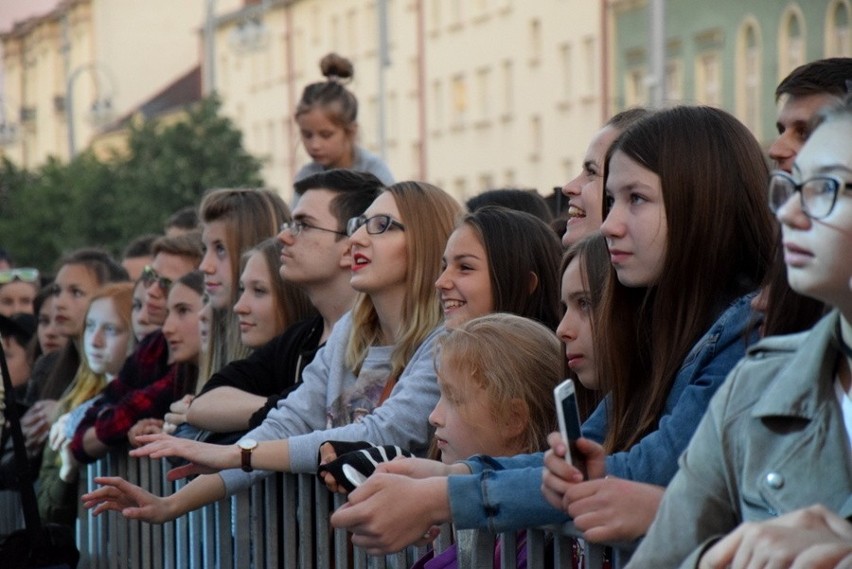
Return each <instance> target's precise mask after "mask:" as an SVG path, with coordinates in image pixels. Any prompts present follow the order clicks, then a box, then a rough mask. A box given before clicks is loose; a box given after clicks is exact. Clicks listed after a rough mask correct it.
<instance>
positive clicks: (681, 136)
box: [595, 107, 775, 452]
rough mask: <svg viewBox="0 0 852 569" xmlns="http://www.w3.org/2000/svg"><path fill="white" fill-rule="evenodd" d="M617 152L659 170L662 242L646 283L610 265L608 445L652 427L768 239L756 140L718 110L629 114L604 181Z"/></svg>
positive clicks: (603, 357)
mask: <svg viewBox="0 0 852 569" xmlns="http://www.w3.org/2000/svg"><path fill="white" fill-rule="evenodd" d="M615 152H623V153H624V154H625V155H627V156H628V157H629V158H630V159H631V160H633V161H635V162H636V163H638V164H639V165H641V166H642V167H644V168H646V169H648V170H650V171H651V172H654V173H656V174H657V175H658V176H659V177H660V183H661V186H662V199H663V205H664V207H665V211H666V220H667V223H668V244H667V247H666V253H665V259H664V262H663V268H662V272H661V274H660V275H659V277H658V279H657V280H656V282H655V283H654V284H653V285H652V286H649V287H638V288H630V287H626V286H624V285H622V284H621V283H619V281H618V278H617V276H616V275H615V271H614V269H613V268H610V278H609V279H608V281H607V286H606V289H605V291H604V297H603V302H602V304H601V309H600V310H599V311H597V315H596V318H597V330H600V331H601V332H602V333H601V334H595V356H596V358H595V359H596V361H597V362H598V371H599V374H600V377H602V378H605V379H606V381H607V385H606V387H609V388H610V390H611V393H612V408H611V409H609V410H608V417H609V422H610V424H609V427H608V429H607V437H606V440H605V442H604V447H605V448H606V450H607V451H608V452H617V451H623V450H626V449H628V448H630V447H631V446H632V445H633V444H635V443H636V442H637V441H639V440H640V439H641V438H642V437H643V436H645V435H646V434H647V433H649V432H651V431H653V430H654V429H656V427H657V422H658V420H659V418H660V415H661V413H662V411H663V409H664V406H665V402H666V399H667V397H668V394H669V391H670V389H671V386H672V383H673V382H674V379H675V377H676V375H677V372H678V370H679V369H680V367H681V366H682V364H683V361H684V359H685V358H686V356H687V354H688V353H689V350H690V349H691V348H692V346H693V345H694V344H695V342H696V341H698V339H699V338H700V337H701V336H702V335H703V334H704V333H705V332H706V331H707V329H708V328H709V327H710V325H711V324H712V323H713V322H714V321H715V320H716V318H717V317H718V315H719V313H720V312H721V311H722V310H724V309H725V308H726V307H727V306H728V305H729V304H730V303H731V302H732V301H733V300H734V299H736V298H737V297H739V296H741V295H743V294H745V293H747V292H750V291H753V290H755V289H756V288H757V287H758V286H759V284H760V283H761V282H762V281H763V278H764V276H765V273H766V271H767V269H768V267H769V266H770V265H771V263H772V253H773V250H774V245H775V243H774V241H775V228H774V225H773V223H772V218H771V216H770V213H769V209H768V208H767V207H766V203H765V201H766V198H765V196H766V190H765V187H766V179H767V175H768V170H767V167H766V163H765V162H764V158H763V154H762V152H761V148H760V145H759V144H758V142H757V141H756V140H755V138H754V136H752V134H751V133H750V132H749V131H748V129H747V128H746V127H745V126H743V125H742V124H741V123H740V122H739V121H737V119H735V118H734V117H733V116H731V115H730V114H728V113H726V112H725V111H722V110H719V109H714V108H710V107H675V108H672V109H668V110H664V111H659V112H656V113H654V114H652V115H649V116H647V117H645V118H644V119H642V120H640V121H639V122H637V123H635V124H634V125H633V126H631V127H630V128H628V129H627V130H626V131H625V132H624V133H623V134H622V135H621V136H620V137H619V138H618V140H616V141H615V143H613V145H612V147H611V148H610V150H609V152H608V153H607V160H606V165H605V168H604V184H606V180H607V178H608V176H609V164H610V159H611V158H612V155H613V154H614V153H615Z"/></svg>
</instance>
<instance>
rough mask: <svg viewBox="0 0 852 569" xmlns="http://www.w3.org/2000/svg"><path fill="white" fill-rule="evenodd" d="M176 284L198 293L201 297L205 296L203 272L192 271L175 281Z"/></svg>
mask: <svg viewBox="0 0 852 569" xmlns="http://www.w3.org/2000/svg"><path fill="white" fill-rule="evenodd" d="M175 284H182V285H184V286H187V287H189V288H191V289H192V290H194V291H195V292H197V293H198V295H199V296H203V295H204V273H202V272H201V271H197V270H196V271H190V272H188V273H186V274H185V275H183V276H182V277H181V278H179V279H178V280H176V281H175Z"/></svg>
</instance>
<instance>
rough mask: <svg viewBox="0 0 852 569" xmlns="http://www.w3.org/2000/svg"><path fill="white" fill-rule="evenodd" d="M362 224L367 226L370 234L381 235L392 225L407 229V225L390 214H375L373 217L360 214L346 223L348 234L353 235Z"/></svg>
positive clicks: (403, 229)
mask: <svg viewBox="0 0 852 569" xmlns="http://www.w3.org/2000/svg"><path fill="white" fill-rule="evenodd" d="M362 225H366V226H367V233H369V234H370V235H379V234H380V233H384V232H385V231H387V230H388V229H390V228H391V227H397V228H399V229H401V230H402V231H405V226H404V225H403V224H401V223H400V222H398V221H397V220H395V219H394V218H392V217H391V216H389V215H374V216H373V217H365V216H363V215H359V216H358V217H353V218H352V219H350V220H349V223H347V224H346V234H347V235H349V236H350V237H351V236H352V235H353V234H354V233H355V232H356V231H358V230H359V229H360V228H361V226H362Z"/></svg>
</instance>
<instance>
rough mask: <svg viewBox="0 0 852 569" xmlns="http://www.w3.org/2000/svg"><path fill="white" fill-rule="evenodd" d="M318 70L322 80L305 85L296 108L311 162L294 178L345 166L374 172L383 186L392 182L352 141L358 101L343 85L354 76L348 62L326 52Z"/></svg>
mask: <svg viewBox="0 0 852 569" xmlns="http://www.w3.org/2000/svg"><path fill="white" fill-rule="evenodd" d="M320 69H321V70H322V74H323V76H324V77H325V78H326V81H319V82H317V83H311V84H310V85H308V86H307V87H305V89H304V91H302V98H301V99H300V100H299V104H298V106H297V107H296V113H295V120H296V123H297V124H298V125H299V132H300V133H301V136H302V144H303V145H304V147H305V150H306V151H307V153H308V155H309V156H310V157H311V162H310V163H308V164H306V165H305V166H303V167H302V168H301V169H300V170H299V171H298V172H297V173H296V178H295V180H296V181H297V182H298V181H299V180H302V179H304V178H307V177H308V176H310V175H312V174H316V173H318V172H322V171H323V170H330V169H332V168H348V169H351V170H358V171H360V172H369V173H371V174H374V175H375V176H376V177H377V178H379V180H381V181H382V183H383V184H385V185H390V184H393V182H394V179H393V175H392V174H391V172H390V170H389V169H388V167H387V166H386V165H385V163H384V162H383V161H382V159H381V158H379V157H378V156H376V155H374V154H372V153H371V152H369V151H367V150H366V149H365V148H362V147H361V146H359V145H358V144H357V143H356V140H357V135H358V100H357V99H356V98H355V95H353V94H352V92H351V91H349V90H348V89H347V88H346V87H345V86H344V83H345V82H347V80H349V79H351V78H352V77H353V75H354V72H355V70H354V68H353V66H352V62H350V61H349V60H348V59H346V58H345V57H341V56H339V55H337V54H336V53H330V54H328V55H326V56H325V57H323V58H322V60H321V61H320Z"/></svg>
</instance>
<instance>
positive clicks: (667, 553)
mask: <svg viewBox="0 0 852 569" xmlns="http://www.w3.org/2000/svg"><path fill="white" fill-rule="evenodd" d="M850 140H852V99H849V98H847V100H846V102H845V103H844V104H843V105H842V106H841V107H839V108H836V109H833V110H831V111H829V112H828V113H827V115H826V116H825V118H824V121H823V122H822V124H820V125H819V126H817V128H816V129H815V130H814V131H813V133H812V134H811V136H810V138H809V139H808V141H807V142H806V143H805V145H804V146H803V147H802V149H801V151H800V152H799V154H798V156H797V157H796V161H795V164H794V166H793V171H792V175H790V176H789V177H788V176H786V175H785V176H780V175H779V174H775V175H774V176H773V177H772V179H771V182H770V200H771V201H770V204H771V206H772V208H773V209H774V210H775V214H776V216H777V217H778V220H779V221H780V222H781V229H782V242H783V247H784V262H785V264H786V266H787V280H788V282H789V283H790V286H791V287H792V289H793V290H794V291H796V292H797V293H799V294H803V295H807V296H809V297H812V298H815V299H818V300H820V301H822V302H825V303H826V304H827V305H828V306H830V307H832V311H831V312H830V313H829V314H828V315H827V316H825V317H824V318H823V319H822V320H820V321H819V322H818V323H817V324H816V326H815V327H814V328H813V329H812V330H810V331H808V332H803V333H799V334H793V335H789V336H777V337H770V338H766V339H765V340H763V341H762V342H761V343H759V344H758V345H757V346H755V347H753V348H752V349H751V350H750V351H749V354H748V356H747V357H746V358H745V359H744V360H743V361H742V362H741V363H740V364H739V366H737V368H736V369H735V370H734V371H733V372H732V373H731V375H730V376H729V377H728V379H727V381H726V382H725V385H724V386H723V387H722V389H721V390H720V391H719V392H718V393H717V394H716V396H715V397H714V399H713V401H712V403H711V405H710V409H709V411H708V412H707V415H706V416H705V418H704V420H703V421H702V423H701V425H700V426H699V428H698V431H697V432H696V433H695V437H694V438H693V439H692V442H691V443H690V445H689V447H688V448H687V451H686V453H685V454H684V456H683V458H682V459H681V468H680V471H679V472H678V474H677V476H675V479H674V480H673V481H672V483H671V485H670V487H669V489H668V491H667V492H666V495H665V497H664V499H663V503H662V505H661V507H660V512H659V514H658V516H657V519H656V521H655V523H654V525H653V526H652V527H651V531H650V532H649V534H648V537H647V538H646V539H645V542H644V543H643V544H642V546H641V547H640V548H639V550H638V551H637V553H636V555H635V557H634V561H635V566H636V567H676V566H693V567H701V568H709V567H734V568H739V567H745V566H748V567H768V566H772V567H781V566H784V567H788V566H795V567H817V566H819V567H835V566H837V567H839V566H846V564H848V562H849V561H850V560H852V539H850V538H852V525H851V524H850V523H849V516H850V514H852V510H850V499H849V497H850V495H852V459H850V457H852V445H850V441H852V291H850V289H849V286H850V278H852V262H850V251H852V146H850V144H849V141H850ZM818 504H821V506H817V505H818ZM844 518H845V519H844ZM764 520H766V521H764ZM748 522H750V523H748ZM740 524H742V525H740ZM738 526H739V527H738ZM728 532H732V533H730V535H728V536H727V537H724V538H723V536H725V534H727V533H728ZM714 542H717V543H716V545H715V546H713V547H708V545H709V544H713V543H714ZM767 544H771V546H768V545H767ZM842 560H845V562H846V563H842V562H841V561H842Z"/></svg>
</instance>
